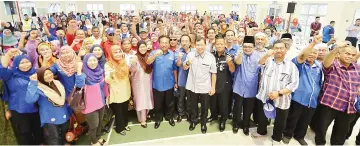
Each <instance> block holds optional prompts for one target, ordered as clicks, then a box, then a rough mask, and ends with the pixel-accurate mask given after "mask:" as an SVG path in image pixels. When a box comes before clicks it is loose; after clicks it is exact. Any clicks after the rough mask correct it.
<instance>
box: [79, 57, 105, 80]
mask: <svg viewBox="0 0 360 146" xmlns="http://www.w3.org/2000/svg"><path fill="white" fill-rule="evenodd" d="M91 56H94V57H95V58H96V56H95V55H94V54H93V53H89V54H86V55H85V56H84V59H83V64H84V65H83V72H84V73H85V75H86V81H87V82H90V84H96V83H99V82H101V81H102V80H103V78H104V70H103V69H102V68H101V66H100V64H98V65H97V66H96V68H95V69H91V68H90V67H89V66H88V64H87V62H88V60H89V58H90V57H91ZM96 60H97V58H96Z"/></svg>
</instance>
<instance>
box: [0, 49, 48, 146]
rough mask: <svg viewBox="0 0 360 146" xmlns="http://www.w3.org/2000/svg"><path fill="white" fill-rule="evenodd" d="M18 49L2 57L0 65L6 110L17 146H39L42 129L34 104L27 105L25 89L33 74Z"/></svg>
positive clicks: (11, 50)
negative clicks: (10, 65)
mask: <svg viewBox="0 0 360 146" xmlns="http://www.w3.org/2000/svg"><path fill="white" fill-rule="evenodd" d="M18 51H19V50H18V49H10V50H9V51H8V52H7V53H6V55H5V56H4V57H2V60H1V65H0V79H1V80H3V81H4V82H5V84H6V85H5V86H6V87H7V91H6V92H7V93H8V94H7V97H6V98H7V100H5V101H7V102H8V105H9V107H8V110H9V111H10V113H11V117H10V121H11V123H12V125H13V128H14V132H15V135H16V139H17V141H18V144H19V145H40V144H42V141H43V134H42V128H41V127H40V117H39V113H38V109H37V107H36V106H35V104H34V103H27V102H26V101H25V98H26V90H24V89H26V88H27V87H28V84H29V81H30V80H29V77H30V76H31V75H32V74H34V73H35V71H36V70H35V68H34V67H33V66H32V64H31V62H30V59H29V58H28V57H27V56H26V55H19V56H16V55H17V54H18ZM14 56H16V57H15V58H14V61H13V67H12V68H8V66H9V64H10V62H11V61H10V60H11V58H13V57H14Z"/></svg>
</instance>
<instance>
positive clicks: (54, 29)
mask: <svg viewBox="0 0 360 146" xmlns="http://www.w3.org/2000/svg"><path fill="white" fill-rule="evenodd" d="M51 25H55V28H51ZM56 30H57V25H56V24H55V23H50V29H49V32H50V34H51V35H52V36H56Z"/></svg>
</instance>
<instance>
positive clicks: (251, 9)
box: [246, 4, 256, 20]
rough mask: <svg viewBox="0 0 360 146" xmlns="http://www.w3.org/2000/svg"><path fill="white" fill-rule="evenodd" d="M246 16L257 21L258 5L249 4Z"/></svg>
mask: <svg viewBox="0 0 360 146" xmlns="http://www.w3.org/2000/svg"><path fill="white" fill-rule="evenodd" d="M246 15H248V16H249V18H252V19H253V20H255V19H256V4H248V5H247V9H246Z"/></svg>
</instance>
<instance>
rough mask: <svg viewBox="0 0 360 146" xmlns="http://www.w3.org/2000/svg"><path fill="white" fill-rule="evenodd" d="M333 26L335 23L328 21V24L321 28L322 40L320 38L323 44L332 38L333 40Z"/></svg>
mask: <svg viewBox="0 0 360 146" xmlns="http://www.w3.org/2000/svg"><path fill="white" fill-rule="evenodd" d="M334 25H335V21H330V24H329V25H327V26H325V27H324V28H323V38H322V42H323V43H328V42H329V41H330V40H331V39H332V38H334V33H335V29H334Z"/></svg>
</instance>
